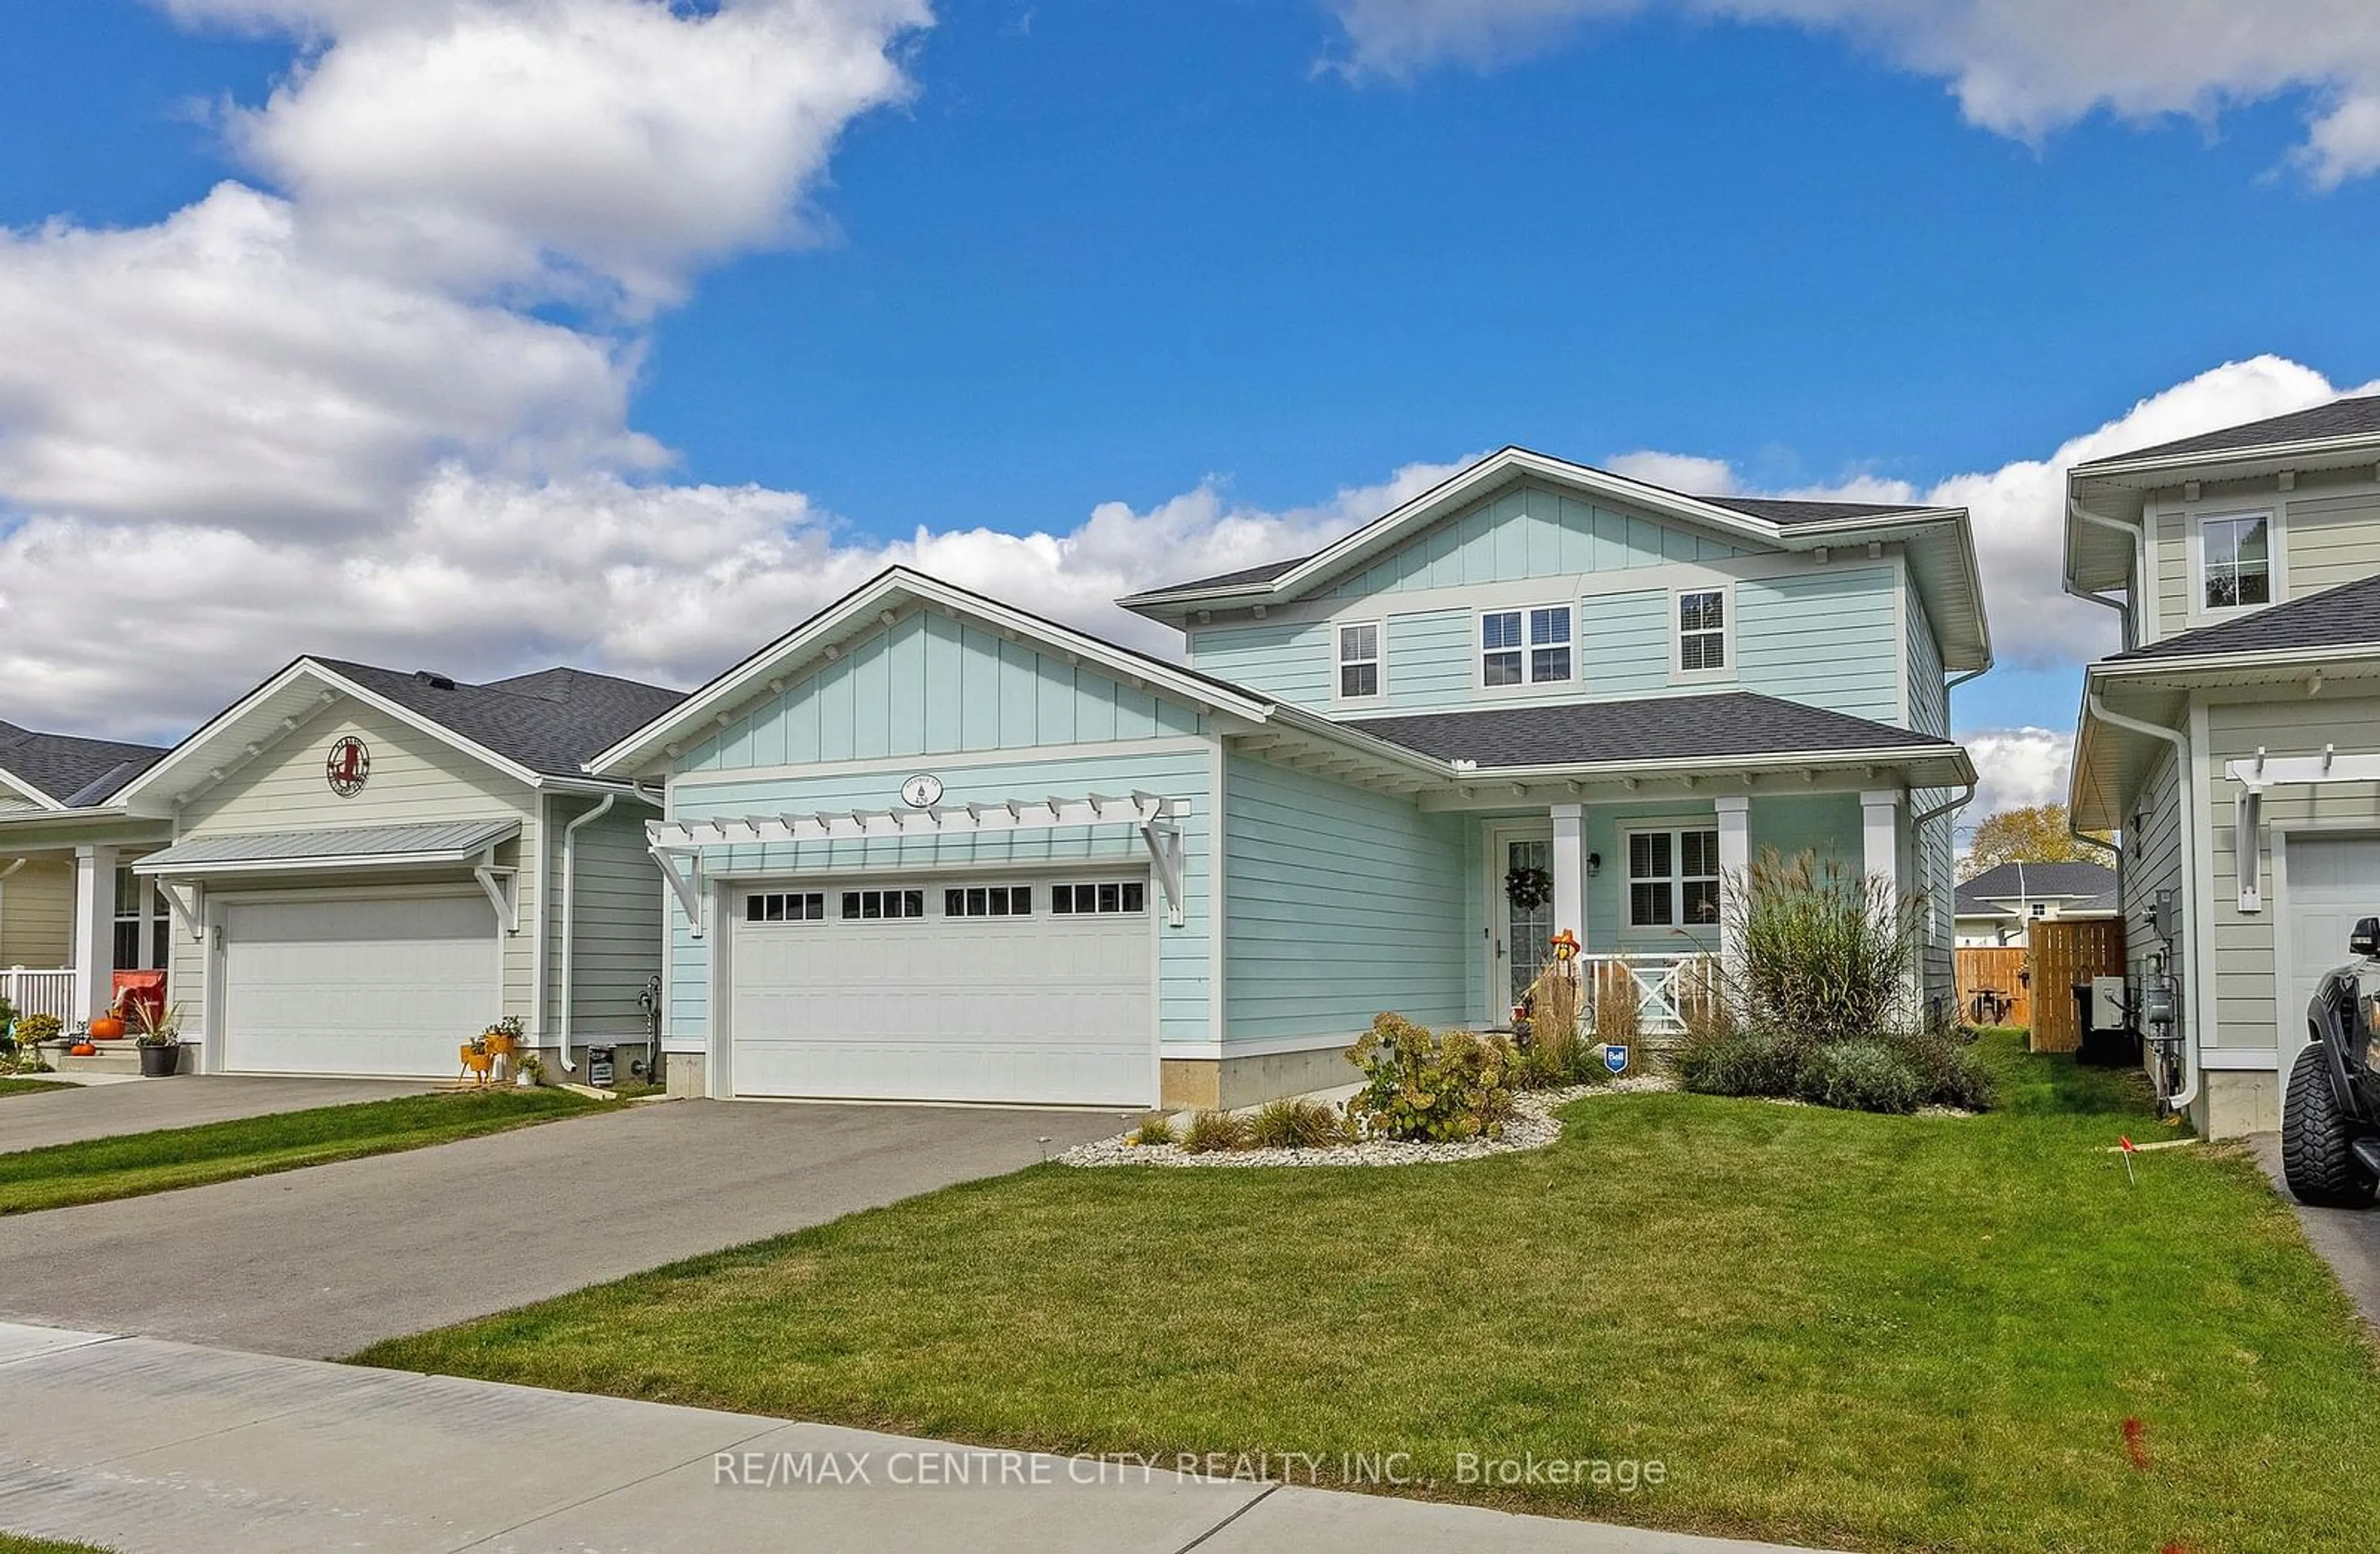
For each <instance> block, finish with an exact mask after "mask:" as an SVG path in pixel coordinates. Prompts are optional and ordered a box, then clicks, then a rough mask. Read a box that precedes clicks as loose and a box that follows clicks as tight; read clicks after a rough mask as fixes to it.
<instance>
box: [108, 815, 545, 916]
mask: <svg viewBox="0 0 2380 1554" xmlns="http://www.w3.org/2000/svg"><path fill="white" fill-rule="evenodd" d="M520 829H521V823H520V821H519V819H480V820H434V821H431V822H428V823H426V824H419V825H392V826H352V827H340V828H334V829H331V830H323V831H268V832H247V833H242V834H235V835H226V836H201V837H195V838H193V839H191V840H190V841H188V842H179V843H176V844H174V845H173V846H171V847H165V848H161V849H160V850H158V851H157V852H154V853H152V854H150V855H149V856H146V857H144V858H140V859H136V860H135V861H134V862H133V864H132V866H131V867H132V872H133V873H135V874H137V875H140V876H142V877H144V878H148V879H153V880H156V881H157V882H158V885H159V887H160V889H161V890H162V891H163V892H164V896H165V900H166V903H167V904H168V905H169V906H171V907H172V908H173V911H174V915H175V916H176V917H178V918H180V919H181V920H182V924H183V926H184V927H185V928H187V929H188V930H189V933H190V937H191V938H192V939H201V938H203V937H204V936H205V928H204V913H203V912H202V910H201V902H202V896H201V892H202V891H203V890H204V887H205V883H206V881H207V880H217V879H223V878H225V877H231V876H254V875H269V874H310V873H326V872H330V871H333V870H339V869H379V868H441V867H443V868H469V869H470V870H471V871H472V873H473V875H474V876H475V877H476V878H477V879H478V880H479V882H480V889H482V890H484V891H486V892H487V893H488V900H489V903H490V904H492V905H493V906H494V907H495V909H496V916H497V917H498V919H499V920H501V921H502V922H503V924H504V931H505V932H506V933H514V932H517V931H518V929H519V919H518V914H517V911H516V875H517V871H516V870H515V869H510V868H496V867H495V849H496V847H497V845H498V844H502V843H505V842H509V841H511V840H512V839H513V838H514V837H516V836H518V835H519V834H520Z"/></svg>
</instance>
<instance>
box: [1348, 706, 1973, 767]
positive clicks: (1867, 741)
mask: <svg viewBox="0 0 2380 1554" xmlns="http://www.w3.org/2000/svg"><path fill="white" fill-rule="evenodd" d="M1344 723H1345V726H1346V727H1349V728H1353V729H1358V730H1360V731H1362V732H1363V733H1366V734H1369V735H1373V736H1375V737H1377V738H1380V739H1385V740H1388V741H1389V742H1390V743H1391V744H1396V745H1403V746H1404V747H1406V748H1408V749H1412V750H1418V751H1420V752H1421V753H1423V754H1424V755H1429V756H1436V757H1438V758H1439V759H1444V760H1451V761H1470V762H1474V763H1475V764H1476V765H1477V766H1478V768H1479V769H1480V770H1482V771H1491V770H1501V769H1508V768H1530V767H1550V766H1573V765H1577V766H1594V765H1600V764H1604V763H1615V764H1616V763H1626V762H1634V761H1645V760H1655V761H1682V760H1698V759H1756V758H1762V757H1770V758H1774V757H1783V756H1808V755H1827V756H1844V757H1849V756H1853V755H1864V754H1867V753H1869V752H1883V751H1892V752H1895V753H1897V754H1903V755H1906V754H1917V755H1937V756H1941V757H1943V758H1946V759H1964V758H1963V755H1962V753H1961V750H1960V747H1958V746H1957V745H1956V744H1954V743H1952V742H1951V741H1950V740H1948V739H1937V738H1935V737H1933V736H1932V735H1923V734H1912V733H1910V732H1909V731H1908V730H1907V729H1900V728H1893V727H1890V726H1888V725H1887V724H1884V723H1877V722H1869V721H1868V720H1867V719H1865V718H1854V717H1852V716H1851V715H1849V714H1848V713H1843V712H1830V711H1828V710H1826V709H1824V708H1820V707H1809V706H1804V705H1803V704H1802V703H1801V702H1798V701H1783V700H1779V698H1776V697H1772V696H1762V695H1760V694H1759V693H1758V692H1756V691H1714V692H1710V693H1708V694H1706V695H1700V696H1664V697H1653V698H1641V699H1636V700H1628V701H1573V702H1561V703H1557V704H1554V705H1551V706H1545V707H1488V708H1481V709H1476V710H1469V711H1462V712H1416V713H1403V714H1399V715H1396V716H1392V717H1383V718H1351V719H1347V720H1344Z"/></svg>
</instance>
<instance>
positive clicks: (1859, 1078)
mask: <svg viewBox="0 0 2380 1554" xmlns="http://www.w3.org/2000/svg"><path fill="white" fill-rule="evenodd" d="M1795 1093H1796V1094H1798V1095H1799V1096H1800V1097H1801V1098H1802V1099H1803V1100H1806V1101H1809V1102H1811V1103H1812V1104H1814V1105H1817V1106H1831V1107H1835V1108H1838V1109H1839V1110H1840V1111H1886V1112H1894V1113H1900V1114H1906V1113H1908V1112H1912V1111H1916V1110H1917V1108H1918V1107H1919V1106H1920V1105H1922V1104H1923V1103H1924V1101H1925V1079H1924V1078H1923V1077H1922V1076H1921V1075H1920V1074H1918V1072H1917V1069H1916V1067H1915V1066H1914V1065H1913V1064H1912V1063H1911V1062H1910V1061H1909V1059H1908V1058H1907V1057H1906V1056H1905V1055H1903V1053H1902V1052H1901V1050H1900V1049H1899V1048H1897V1047H1893V1046H1889V1045H1888V1044H1886V1043H1884V1042H1881V1041H1833V1042H1828V1043H1825V1044H1824V1045H1821V1046H1817V1047H1813V1048H1811V1049H1810V1050H1808V1051H1806V1052H1804V1053H1803V1055H1802V1064H1801V1073H1800V1075H1799V1083H1798V1085H1797V1086H1796V1087H1795Z"/></svg>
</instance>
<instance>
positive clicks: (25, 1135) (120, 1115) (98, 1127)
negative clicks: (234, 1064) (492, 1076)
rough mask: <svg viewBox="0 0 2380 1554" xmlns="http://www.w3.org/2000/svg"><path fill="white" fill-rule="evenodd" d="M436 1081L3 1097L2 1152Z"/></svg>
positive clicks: (249, 1082)
mask: <svg viewBox="0 0 2380 1554" xmlns="http://www.w3.org/2000/svg"><path fill="white" fill-rule="evenodd" d="M429 1088H430V1087H429V1086H428V1085H425V1084H423V1083H421V1082H420V1081H419V1080H406V1079H271V1078H264V1077H261V1076H259V1077H256V1078H248V1077H234V1076H230V1075H221V1076H218V1075H213V1074H208V1075H204V1076H201V1075H197V1074H190V1075H186V1076H184V1077H181V1078H178V1079H147V1080H134V1081H128V1082H127V1083H125V1084H121V1085H76V1086H74V1087H70V1088H67V1089H58V1090H42V1091H39V1092H37V1093H35V1094H32V1095H22V1096H10V1097H8V1098H7V1099H5V1100H0V1154H6V1152H7V1151H9V1150H11V1149H39V1148H41V1147H42V1146H43V1145H48V1144H73V1143H77V1142H79V1141H80V1140H82V1139H86V1138H105V1137H108V1136H109V1135H113V1134H119V1133H147V1132H149V1131H151V1130H152V1129H153V1128H187V1127H190V1126H193V1125H195V1124H197V1123H227V1122H229V1121H231V1120H232V1119H233V1118H235V1117H262V1116H265V1115H267V1114H268V1113H271V1112H274V1111H305V1110H307V1109H308V1108H310V1107H315V1106H344V1105H346V1103H348V1102H349V1101H358V1100H386V1099H389V1098H390V1097H392V1096H418V1095H419V1094H421V1093H422V1092H423V1091H425V1090H428V1089H429Z"/></svg>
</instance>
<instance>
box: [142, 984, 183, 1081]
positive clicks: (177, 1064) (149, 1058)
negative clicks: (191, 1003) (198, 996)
mask: <svg viewBox="0 0 2380 1554" xmlns="http://www.w3.org/2000/svg"><path fill="white" fill-rule="evenodd" d="M183 1007H184V1006H183V1005H181V1004H178V1003H176V1004H174V1005H172V1006H170V1007H168V1008H165V1009H158V1008H156V1007H154V1006H152V1005H151V1004H149V1003H147V1002H142V1001H140V1000H138V999H136V1000H134V1001H133V1003H132V1016H133V1018H134V1019H136V1020H138V1021H140V1036H139V1038H137V1039H136V1041H135V1045H137V1046H138V1047H139V1048H140V1075H141V1077H142V1078H144V1079H163V1078H164V1077H165V1076H166V1075H168V1074H177V1073H179V1072H180V1071H181V1066H182V1010H183Z"/></svg>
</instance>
